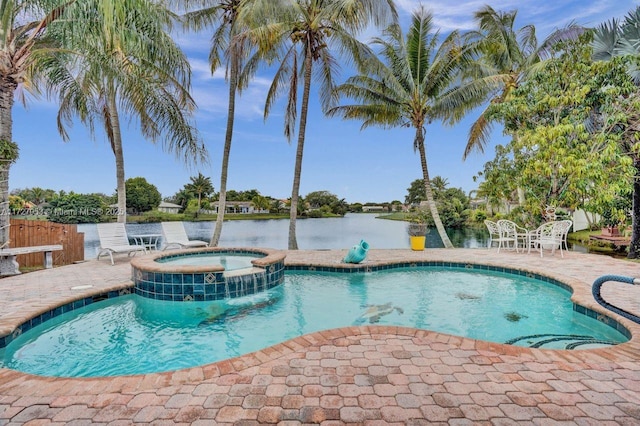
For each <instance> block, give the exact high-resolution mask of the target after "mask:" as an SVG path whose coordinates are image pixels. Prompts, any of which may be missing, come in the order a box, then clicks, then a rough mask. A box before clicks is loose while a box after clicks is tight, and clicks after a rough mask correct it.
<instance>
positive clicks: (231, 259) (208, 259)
mask: <svg viewBox="0 0 640 426" xmlns="http://www.w3.org/2000/svg"><path fill="white" fill-rule="evenodd" d="M258 257H259V256H256V255H255V254H218V253H201V254H190V255H188V256H177V257H173V256H171V257H161V258H159V259H157V260H156V262H159V263H163V264H170V265H189V266H206V265H221V266H222V267H223V268H224V269H225V270H227V271H233V270H236V269H245V268H251V267H253V265H252V263H251V261H252V260H254V259H258Z"/></svg>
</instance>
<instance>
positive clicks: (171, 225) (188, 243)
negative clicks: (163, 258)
mask: <svg viewBox="0 0 640 426" xmlns="http://www.w3.org/2000/svg"><path fill="white" fill-rule="evenodd" d="M161 224H162V236H163V239H164V247H163V249H162V250H167V249H168V248H194V247H208V246H209V243H207V242H205V241H200V240H190V239H189V237H188V236H187V232H186V231H185V230H184V224H183V223H182V222H162V223H161Z"/></svg>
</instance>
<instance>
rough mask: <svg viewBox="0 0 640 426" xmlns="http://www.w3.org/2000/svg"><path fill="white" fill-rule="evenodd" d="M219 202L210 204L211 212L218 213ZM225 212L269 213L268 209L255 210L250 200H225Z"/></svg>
mask: <svg viewBox="0 0 640 426" xmlns="http://www.w3.org/2000/svg"><path fill="white" fill-rule="evenodd" d="M219 204H220V203H219V202H218V201H215V202H214V203H213V204H212V207H213V211H212V213H215V214H217V213H218V207H219ZM225 213H248V214H251V213H269V210H256V209H255V208H254V207H253V203H252V202H251V201H227V202H226V205H225Z"/></svg>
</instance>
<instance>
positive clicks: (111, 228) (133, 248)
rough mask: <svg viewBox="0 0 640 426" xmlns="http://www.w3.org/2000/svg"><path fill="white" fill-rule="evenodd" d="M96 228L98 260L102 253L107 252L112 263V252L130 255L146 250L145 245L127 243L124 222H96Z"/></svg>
mask: <svg viewBox="0 0 640 426" xmlns="http://www.w3.org/2000/svg"><path fill="white" fill-rule="evenodd" d="M97 228H98V237H99V238H100V248H99V249H98V260H99V259H100V256H102V255H103V254H108V255H109V258H110V259H111V264H112V265H113V255H114V253H116V254H117V253H127V255H128V256H131V255H132V254H133V255H135V254H136V253H137V252H140V251H141V252H143V253H146V252H147V249H146V247H144V246H141V245H137V244H130V243H129V238H128V237H127V230H126V229H125V227H124V223H98V224H97Z"/></svg>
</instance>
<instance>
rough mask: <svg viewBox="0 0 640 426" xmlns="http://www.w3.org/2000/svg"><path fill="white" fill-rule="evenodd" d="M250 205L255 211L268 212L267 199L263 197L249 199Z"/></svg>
mask: <svg viewBox="0 0 640 426" xmlns="http://www.w3.org/2000/svg"><path fill="white" fill-rule="evenodd" d="M251 204H252V205H253V207H254V208H255V209H256V210H268V209H269V199H268V198H267V197H265V196H264V195H256V196H255V197H253V198H252V199H251Z"/></svg>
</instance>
